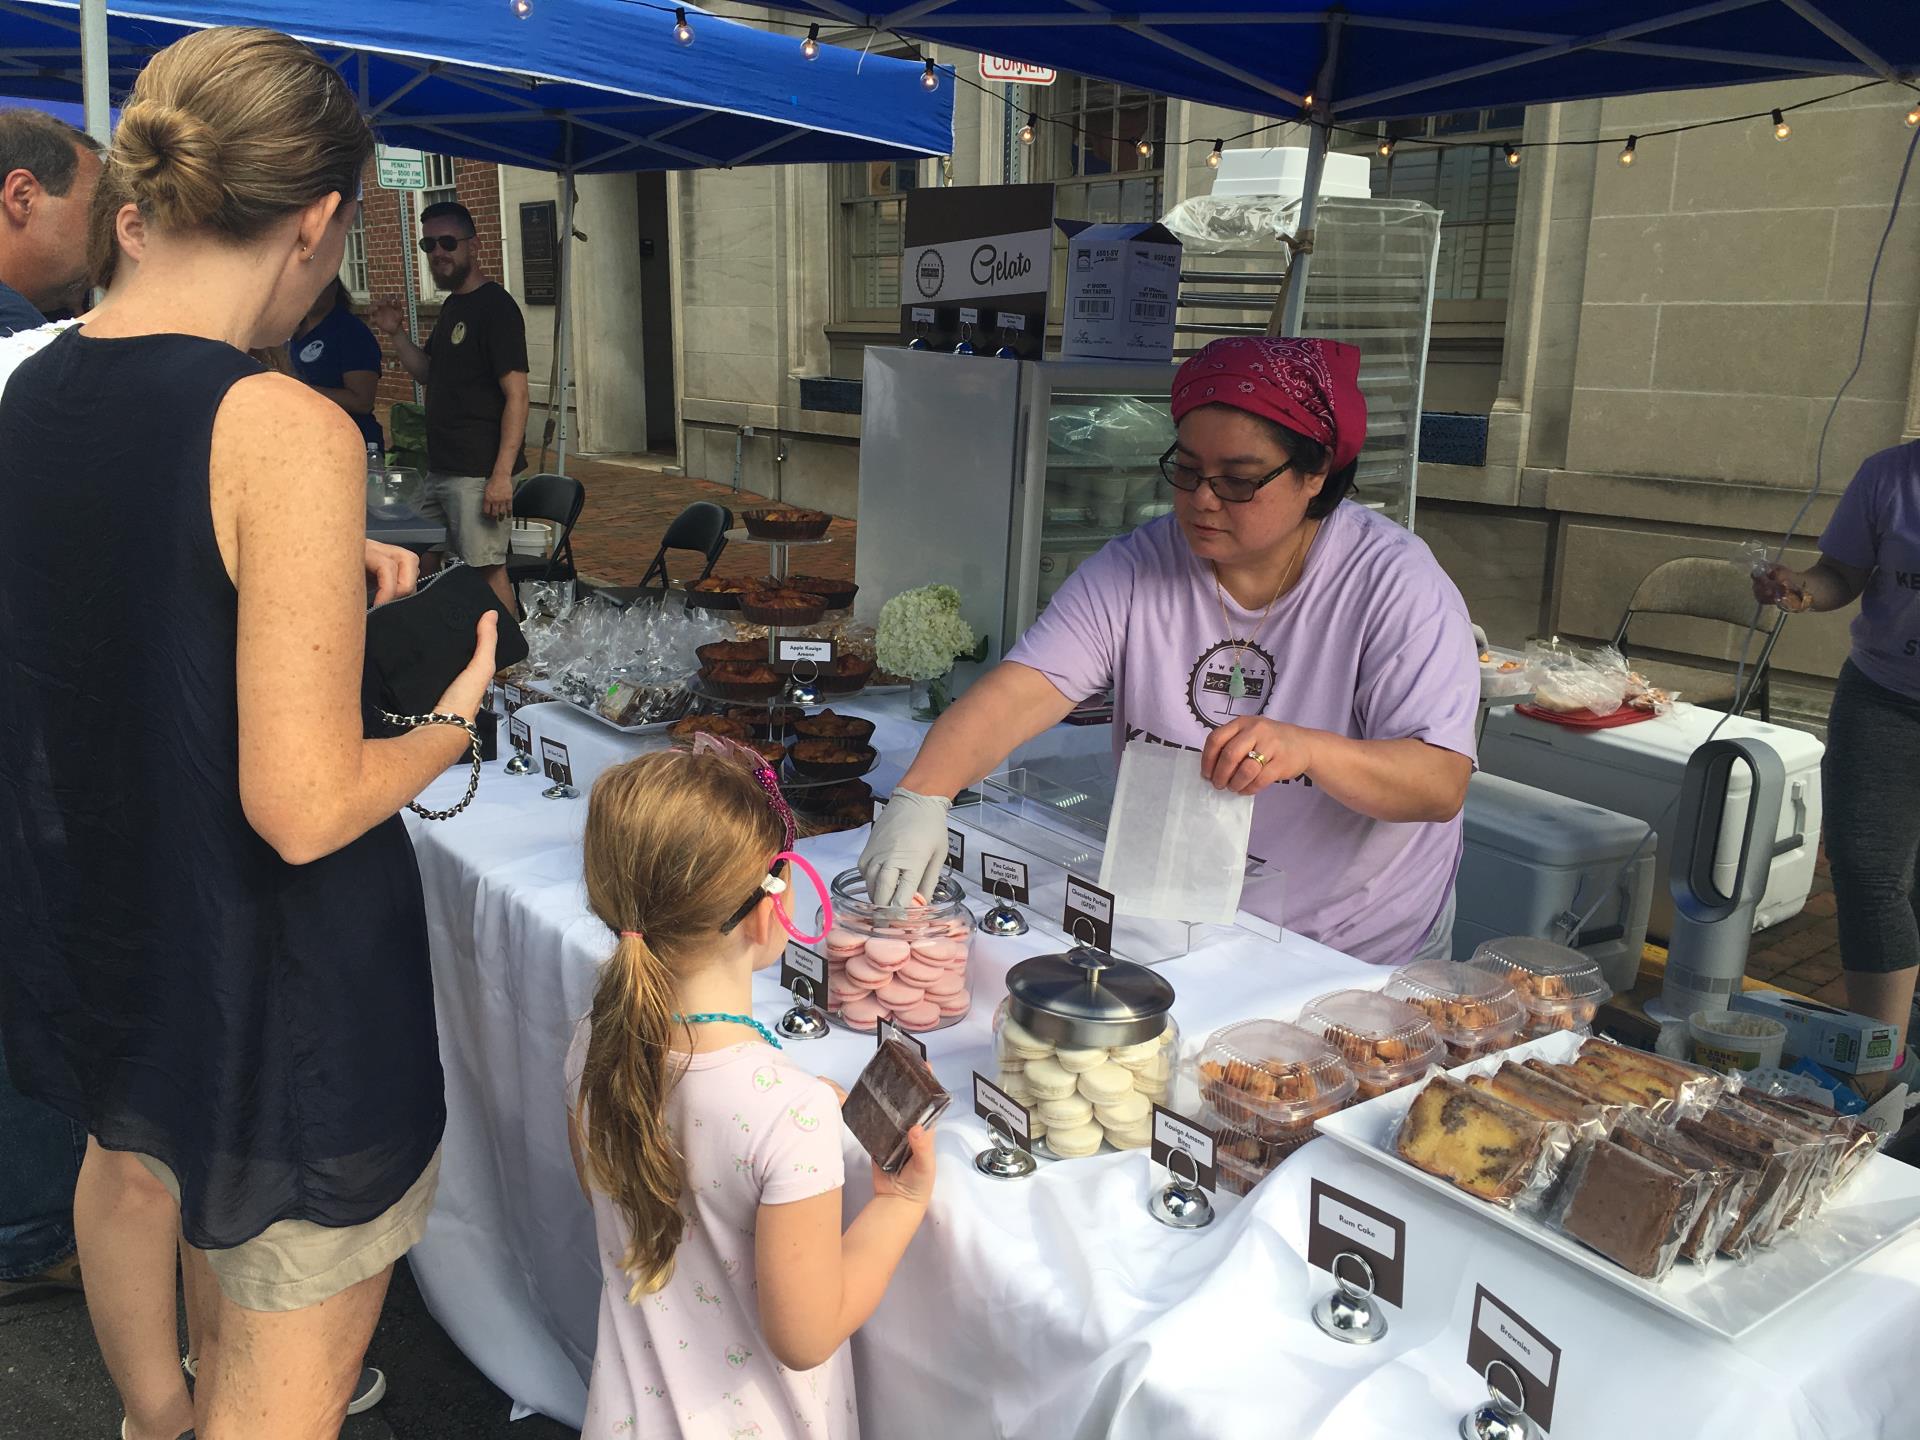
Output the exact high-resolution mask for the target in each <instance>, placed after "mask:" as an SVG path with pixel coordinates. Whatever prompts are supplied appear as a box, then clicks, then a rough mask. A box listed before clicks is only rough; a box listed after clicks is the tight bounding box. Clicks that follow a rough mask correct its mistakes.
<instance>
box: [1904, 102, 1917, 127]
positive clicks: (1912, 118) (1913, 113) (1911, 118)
mask: <svg viewBox="0 0 1920 1440" xmlns="http://www.w3.org/2000/svg"><path fill="white" fill-rule="evenodd" d="M1907 124H1908V125H1920V105H1916V106H1914V107H1913V108H1912V109H1911V110H1909V111H1907Z"/></svg>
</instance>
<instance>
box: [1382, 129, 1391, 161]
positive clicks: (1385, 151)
mask: <svg viewBox="0 0 1920 1440" xmlns="http://www.w3.org/2000/svg"><path fill="white" fill-rule="evenodd" d="M1393 145H1394V140H1393V137H1392V136H1391V135H1388V136H1385V137H1384V138H1382V140H1381V141H1380V158H1381V159H1382V160H1391V159H1392V158H1393Z"/></svg>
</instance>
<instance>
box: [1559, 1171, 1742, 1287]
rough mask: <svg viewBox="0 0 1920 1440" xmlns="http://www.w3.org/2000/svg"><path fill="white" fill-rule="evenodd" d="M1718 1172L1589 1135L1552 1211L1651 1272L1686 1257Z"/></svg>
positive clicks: (1646, 1276) (1594, 1242)
mask: <svg viewBox="0 0 1920 1440" xmlns="http://www.w3.org/2000/svg"><path fill="white" fill-rule="evenodd" d="M1711 1184H1712V1177H1711V1176H1710V1175H1708V1174H1707V1173H1705V1172H1696V1171H1688V1170H1685V1169H1683V1168H1681V1167H1680V1166H1677V1165H1673V1164H1669V1163H1668V1162H1667V1161H1666V1160H1665V1159H1664V1158H1662V1157H1654V1156H1649V1155H1645V1154H1643V1153H1641V1152H1640V1151H1639V1150H1638V1149H1636V1148H1633V1147H1629V1146H1627V1145H1622V1144H1618V1143H1616V1142H1615V1141H1613V1140H1611V1139H1600V1140H1586V1141H1582V1142H1581V1144H1580V1146H1579V1147H1578V1148H1577V1149H1576V1150H1575V1151H1574V1153H1573V1157H1572V1159H1571V1160H1570V1161H1569V1162H1568V1164H1567V1172H1566V1176H1565V1178H1564V1179H1563V1181H1562V1182H1561V1185H1560V1188H1559V1191H1558V1193H1557V1194H1556V1196H1555V1199H1554V1202H1553V1204H1552V1205H1551V1206H1550V1207H1548V1210H1547V1213H1546V1215H1545V1219H1546V1221H1547V1223H1548V1224H1549V1225H1551V1226H1552V1227H1553V1228H1554V1229H1556V1230H1558V1231H1559V1232H1560V1233H1561V1234H1562V1235H1566V1236H1568V1237H1569V1238H1571V1239H1574V1240H1578V1241H1579V1242H1580V1243H1581V1244H1582V1245H1585V1246H1586V1247H1587V1248H1588V1249H1590V1250H1595V1251H1598V1252H1599V1253H1600V1254H1602V1255H1604V1256H1606V1257H1607V1259H1609V1260H1611V1261H1613V1263H1614V1264H1616V1265H1618V1266H1620V1267H1621V1268H1622V1269H1624V1270H1626V1271H1627V1272H1628V1273H1630V1274H1633V1275H1638V1276H1639V1277H1640V1278H1641V1279H1643V1280H1655V1281H1657V1280H1662V1279H1665V1278H1666V1275H1667V1272H1668V1271H1669V1270H1671V1269H1673V1265H1674V1262H1675V1261H1676V1260H1678V1259H1679V1258H1680V1251H1681V1248H1682V1247H1683V1246H1684V1245H1685V1244H1686V1240H1687V1236H1688V1234H1689V1233H1690V1231H1691V1230H1692V1227H1693V1221H1694V1219H1695V1217H1696V1216H1697V1214H1698V1212H1699V1209H1700V1207H1701V1205H1702V1204H1703V1203H1704V1202H1705V1199H1706V1196H1707V1193H1708V1190H1709V1188H1710V1187H1711Z"/></svg>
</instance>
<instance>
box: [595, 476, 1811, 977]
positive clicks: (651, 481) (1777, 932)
mask: <svg viewBox="0 0 1920 1440" xmlns="http://www.w3.org/2000/svg"><path fill="white" fill-rule="evenodd" d="M567 468H568V469H569V470H570V471H572V472H573V473H574V474H576V475H578V476H579V477H580V479H581V482H582V483H583V484H584V485H586V487H587V505H586V509H585V510H584V511H582V512H581V516H580V523H579V525H578V526H577V527H576V529H575V531H574V551H575V554H576V556H577V558H578V560H579V564H580V572H581V574H583V575H586V576H590V577H592V578H593V579H595V580H597V581H601V582H603V583H607V584H629V585H630V584H632V583H634V582H635V581H637V580H638V579H639V578H640V574H641V572H642V571H643V570H644V569H645V568H646V566H647V562H648V561H649V560H651V559H652V558H653V552H654V550H655V549H656V548H657V547H658V546H659V544H660V536H661V535H662V534H663V533H664V532H665V530H666V527H667V525H668V523H669V522H670V521H671V520H672V519H673V517H674V516H675V515H677V514H679V513H680V511H681V509H682V508H683V507H685V506H686V505H688V504H690V503H692V502H693V501H695V500H715V501H718V502H719V503H720V504H722V505H726V506H728V507H729V508H730V509H732V510H734V511H736V512H738V511H739V510H740V509H742V508H743V505H751V504H754V503H756V501H757V500H758V499H759V497H755V496H736V495H735V494H734V493H733V492H732V491H731V490H730V489H729V488H728V487H727V486H725V485H719V484H715V483H713V482H711V481H707V480H701V479H696V478H691V477H688V476H683V475H670V474H666V473H664V472H662V471H660V470H658V469H656V468H652V467H651V466H649V465H648V463H647V462H646V460H645V459H643V458H629V457H609V458H600V459H595V460H582V461H579V462H577V463H576V462H574V461H569V462H568V465H567ZM828 533H829V535H830V536H831V538H832V539H833V541H834V543H833V544H831V545H825V546H821V547H820V548H819V549H817V550H814V551H811V552H808V553H807V555H806V559H805V562H804V566H802V565H800V563H799V562H798V560H797V558H796V568H804V569H806V570H807V571H808V572H809V573H811V574H816V575H830V576H835V577H851V576H852V575H853V549H854V537H855V536H856V534H857V533H858V525H857V523H856V522H855V521H852V520H839V519H836V520H835V521H834V522H833V528H832V529H831V530H830V531H829V532H828ZM670 558H673V557H670ZM763 562H764V556H763V553H762V552H760V551H759V550H758V549H757V548H756V547H750V546H745V545H730V546H728V547H727V553H726V554H725V555H723V556H722V557H721V559H720V564H719V565H718V566H717V567H716V570H717V573H719V574H723V575H754V574H759V573H762V572H761V569H760V566H761V565H762V564H763ZM675 573H676V574H680V573H684V572H683V571H681V570H679V569H678V568H676V571H675ZM1747 973H1748V974H1749V975H1751V976H1752V977H1753V978H1754V979H1756V980H1764V981H1766V982H1767V983H1768V984H1770V985H1778V986H1780V987H1781V988H1782V989H1784V990H1792V991H1794V992H1795V993H1797V994H1801V995H1808V996H1811V997H1812V998H1813V999H1815V1000H1819V1001H1821V1002H1823V1003H1826V1004H1837V1005H1844V1004H1845V1003H1846V994H1845V990H1844V988H1843V986H1842V982H1841V978H1840V933H1839V926H1838V924H1837V923H1836V922H1835V919H1834V898H1833V880H1832V877H1831V875H1830V874H1829V872H1828V869H1827V857H1826V851H1825V850H1824V849H1822V851H1821V853H1820V858H1819V862H1818V865H1817V868H1816V869H1815V871H1814V882H1813V889H1812V892H1811V893H1810V894H1809V895H1808V897H1807V905H1806V908H1805V909H1804V910H1803V911H1801V913H1800V914H1798V915H1796V916H1793V917H1792V918H1791V919H1788V920H1783V921H1781V922H1780V924H1778V925H1775V926H1773V927H1772V928H1771V929H1768V930H1763V931H1761V932H1760V933H1759V934H1758V935H1755V936H1754V937H1753V949H1752V951H1751V953H1750V954H1749V957H1748V960H1747Z"/></svg>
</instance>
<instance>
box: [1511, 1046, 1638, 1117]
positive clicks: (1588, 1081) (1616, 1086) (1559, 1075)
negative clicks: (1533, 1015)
mask: <svg viewBox="0 0 1920 1440" xmlns="http://www.w3.org/2000/svg"><path fill="white" fill-rule="evenodd" d="M1525 1064H1526V1067H1527V1069H1529V1070H1531V1071H1533V1073H1534V1074H1536V1075H1543V1076H1545V1077H1546V1078H1547V1079H1549V1080H1551V1081H1553V1082H1554V1083H1555V1084H1557V1085H1564V1086H1565V1087H1567V1088H1568V1089H1569V1090H1576V1091H1578V1092H1579V1093H1580V1094H1582V1095H1584V1096H1586V1097H1587V1098H1588V1099H1589V1100H1595V1101H1598V1102H1599V1103H1601V1104H1603V1105H1616V1106H1620V1107H1621V1108H1623V1109H1633V1110H1639V1109H1644V1108H1645V1106H1646V1097H1645V1095H1644V1094H1643V1093H1642V1092H1641V1091H1638V1090H1635V1089H1633V1088H1631V1087H1629V1086H1626V1085H1622V1084H1621V1083H1620V1082H1619V1081H1617V1080H1615V1079H1613V1078H1612V1077H1611V1076H1609V1075H1608V1074H1606V1072H1604V1071H1602V1070H1600V1069H1599V1068H1597V1067H1589V1068H1587V1069H1581V1068H1580V1067H1579V1066H1578V1065H1549V1064H1548V1063H1547V1062H1546V1061H1544V1060H1539V1059H1534V1060H1528V1061H1526V1062H1525Z"/></svg>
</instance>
